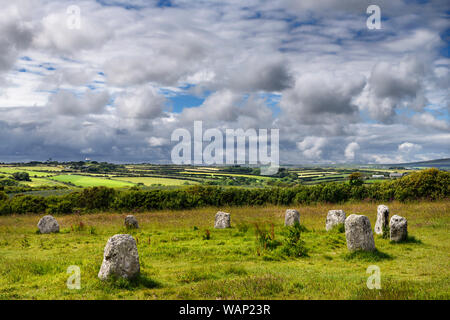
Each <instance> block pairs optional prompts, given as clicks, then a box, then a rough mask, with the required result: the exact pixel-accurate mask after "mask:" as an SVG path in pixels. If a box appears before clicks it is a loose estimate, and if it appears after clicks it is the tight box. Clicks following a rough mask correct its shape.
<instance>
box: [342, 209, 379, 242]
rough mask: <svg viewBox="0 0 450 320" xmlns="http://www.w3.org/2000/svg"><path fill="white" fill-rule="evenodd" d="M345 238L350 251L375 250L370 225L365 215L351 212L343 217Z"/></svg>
mask: <svg viewBox="0 0 450 320" xmlns="http://www.w3.org/2000/svg"><path fill="white" fill-rule="evenodd" d="M345 238H346V239H347V248H348V249H349V250H350V251H355V250H364V251H372V250H375V241H374V239H373V232H372V227H371V225H370V221H369V218H367V217H366V216H363V215H357V214H351V215H350V216H348V217H347V219H345Z"/></svg>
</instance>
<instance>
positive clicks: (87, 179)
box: [51, 174, 134, 188]
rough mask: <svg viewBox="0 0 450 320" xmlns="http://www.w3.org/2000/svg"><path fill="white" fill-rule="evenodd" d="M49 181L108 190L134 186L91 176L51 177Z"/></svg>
mask: <svg viewBox="0 0 450 320" xmlns="http://www.w3.org/2000/svg"><path fill="white" fill-rule="evenodd" d="M51 179H53V180H56V181H60V182H66V183H67V182H70V183H72V184H74V185H76V186H79V187H83V188H86V187H98V186H105V187H109V188H123V187H131V186H134V184H133V183H130V182H125V181H117V180H112V179H104V178H97V177H93V176H81V175H71V174H64V175H59V176H55V177H52V178H51Z"/></svg>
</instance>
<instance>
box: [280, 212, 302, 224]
mask: <svg viewBox="0 0 450 320" xmlns="http://www.w3.org/2000/svg"><path fill="white" fill-rule="evenodd" d="M296 223H300V213H299V212H298V211H297V210H295V209H287V210H286V214H285V215H284V225H285V226H293V225H294V224H296Z"/></svg>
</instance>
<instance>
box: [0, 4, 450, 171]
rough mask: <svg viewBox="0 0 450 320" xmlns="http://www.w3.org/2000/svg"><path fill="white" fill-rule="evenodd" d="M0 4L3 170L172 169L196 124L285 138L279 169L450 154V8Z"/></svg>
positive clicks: (421, 5) (282, 144)
mask: <svg viewBox="0 0 450 320" xmlns="http://www.w3.org/2000/svg"><path fill="white" fill-rule="evenodd" d="M36 2H38V3H39V4H38V5H36ZM0 4H1V5H2V8H4V10H2V13H0V21H1V22H0V48H1V49H0V134H1V136H2V137H7V138H6V139H2V142H1V143H2V145H0V161H27V160H46V159H47V158H50V157H51V158H53V159H60V160H79V159H84V158H85V157H89V158H93V159H98V160H108V161H115V162H143V161H145V162H158V163H170V151H171V148H172V147H173V142H171V141H170V135H171V133H172V132H173V131H174V130H176V129H177V128H186V129H188V130H192V127H193V122H194V121H199V120H201V121H203V123H204V127H209V128H219V129H226V128H243V129H248V128H255V129H270V128H278V129H280V148H281V149H280V159H281V162H282V163H292V164H304V163H325V164H326V163H348V162H350V163H387V162H389V163H392V162H407V161H420V160H429V159H435V158H444V157H450V151H449V147H448V146H449V145H450V118H449V108H450V107H449V106H450V101H449V100H450V99H449V93H448V92H449V90H448V88H449V68H450V57H449V47H450V40H449V32H450V25H449V15H450V8H449V4H448V1H440V0H435V1H431V0H430V1H395V2H392V1H365V0H362V1H361V0H347V1H332V0H316V1H313V0H311V1H310V0H307V1H294V0H280V1H270V2H269V1H263V0H250V1H246V2H245V4H244V3H242V2H241V1H237V0H230V1H216V0H209V1H206V0H198V1H185V0H173V1H157V0H154V1H144V0H130V1H125V0H97V1H93V0H82V1H76V2H75V3H74V2H72V1H52V0H38V1H31V0H21V1H17V2H15V3H11V2H10V1H6V0H0ZM74 4H75V5H76V6H77V8H78V9H79V11H80V16H79V17H74V16H72V15H71V14H70V13H68V8H69V7H70V6H71V5H74ZM373 4H376V5H378V6H379V7H380V10H381V29H379V30H369V29H368V28H367V26H366V20H367V18H368V17H369V15H368V14H367V13H366V9H367V7H368V6H369V5H373ZM74 18H75V19H78V18H79V20H77V21H80V28H71V27H70V26H71V25H70V23H73V21H74V20H73V19H74ZM72 26H73V24H72Z"/></svg>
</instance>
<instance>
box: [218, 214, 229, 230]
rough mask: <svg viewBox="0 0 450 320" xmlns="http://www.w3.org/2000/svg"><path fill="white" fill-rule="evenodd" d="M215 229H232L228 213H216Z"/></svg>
mask: <svg viewBox="0 0 450 320" xmlns="http://www.w3.org/2000/svg"><path fill="white" fill-rule="evenodd" d="M214 228H216V229H225V228H231V216H230V214H229V213H227V212H223V211H219V212H217V213H216V219H215V222H214Z"/></svg>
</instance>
